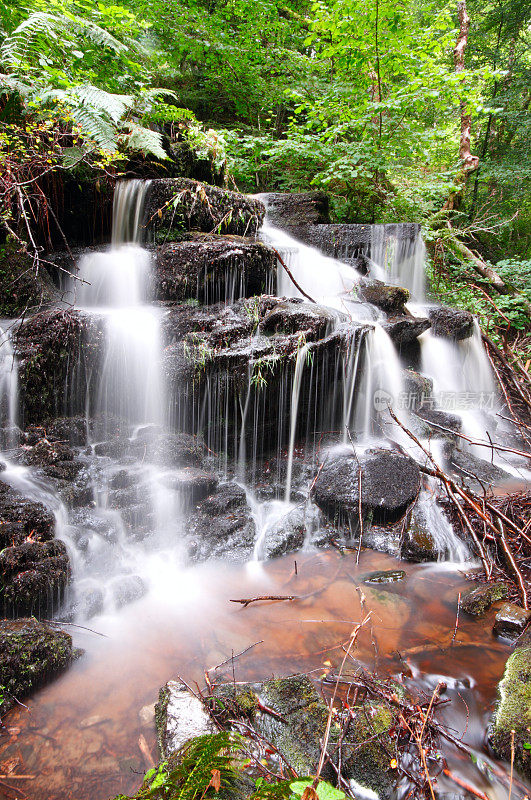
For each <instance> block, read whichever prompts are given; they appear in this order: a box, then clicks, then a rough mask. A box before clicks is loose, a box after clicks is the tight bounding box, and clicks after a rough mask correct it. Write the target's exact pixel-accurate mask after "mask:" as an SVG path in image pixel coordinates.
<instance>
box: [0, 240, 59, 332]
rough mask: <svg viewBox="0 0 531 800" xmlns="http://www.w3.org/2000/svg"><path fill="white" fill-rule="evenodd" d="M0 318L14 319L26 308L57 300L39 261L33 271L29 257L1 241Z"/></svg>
mask: <svg viewBox="0 0 531 800" xmlns="http://www.w3.org/2000/svg"><path fill="white" fill-rule="evenodd" d="M0 274H1V275H2V282H1V285H0V318H4V319H17V318H18V317H19V316H20V315H21V314H22V313H24V312H25V311H26V309H28V308H40V307H41V306H44V305H46V304H48V303H51V302H54V301H57V300H58V299H59V293H58V292H57V290H56V288H55V286H54V285H53V282H52V280H51V278H50V276H49V274H48V271H47V269H46V268H45V266H44V265H43V264H41V265H40V269H39V271H38V273H37V274H36V272H35V268H34V264H33V258H32V257H31V256H30V255H29V254H28V253H22V252H16V249H15V248H14V247H13V246H12V245H10V244H3V246H2V251H1V253H0Z"/></svg>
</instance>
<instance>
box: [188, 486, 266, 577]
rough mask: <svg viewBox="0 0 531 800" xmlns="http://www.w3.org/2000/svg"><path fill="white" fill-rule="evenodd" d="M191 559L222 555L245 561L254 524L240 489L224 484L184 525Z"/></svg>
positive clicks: (252, 535)
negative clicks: (185, 525)
mask: <svg viewBox="0 0 531 800" xmlns="http://www.w3.org/2000/svg"><path fill="white" fill-rule="evenodd" d="M187 530H188V547H189V557H190V558H191V560H192V561H206V560H207V559H209V558H225V559H228V560H230V561H240V562H241V561H248V560H249V559H250V558H251V556H252V554H253V550H254V543H255V539H256V526H255V523H254V520H253V518H252V514H251V509H250V508H249V505H248V503H247V497H246V494H245V492H244V490H243V489H242V488H241V487H240V486H237V485H236V484H234V483H226V484H223V485H221V486H219V487H218V489H217V491H216V492H215V493H214V494H212V495H211V496H210V497H207V498H206V499H205V500H203V501H202V502H201V503H199V505H198V506H197V507H196V509H195V510H194V511H193V513H192V514H191V515H190V517H189V520H188V525H187Z"/></svg>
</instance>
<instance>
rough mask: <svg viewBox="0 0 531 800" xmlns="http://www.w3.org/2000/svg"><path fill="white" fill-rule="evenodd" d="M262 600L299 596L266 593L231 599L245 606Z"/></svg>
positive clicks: (293, 598) (291, 598)
mask: <svg viewBox="0 0 531 800" xmlns="http://www.w3.org/2000/svg"><path fill="white" fill-rule="evenodd" d="M262 600H298V598H297V597H296V596H295V595H293V594H290V595H280V594H267V595H264V596H263V597H262V596H261V597H243V598H241V599H240V600H229V603H241V604H242V606H243V607H244V608H247V606H248V605H249V604H250V603H258V602H260V601H262ZM230 660H231V659H229V661H230Z"/></svg>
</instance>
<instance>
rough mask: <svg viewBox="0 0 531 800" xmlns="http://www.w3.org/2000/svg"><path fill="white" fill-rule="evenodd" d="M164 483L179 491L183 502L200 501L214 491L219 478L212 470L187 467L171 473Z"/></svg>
mask: <svg viewBox="0 0 531 800" xmlns="http://www.w3.org/2000/svg"><path fill="white" fill-rule="evenodd" d="M164 483H165V485H166V486H168V487H169V488H171V489H174V490H176V491H177V492H179V495H180V496H181V498H182V500H183V502H185V503H198V502H199V501H200V500H203V499H204V498H205V497H207V496H208V495H209V494H211V492H213V491H214V489H215V488H216V486H217V483H218V478H217V476H216V475H214V473H212V472H204V471H203V470H200V469H197V468H195V467H186V468H184V469H180V470H175V471H173V472H171V473H169V474H168V475H167V476H166V478H165V480H164Z"/></svg>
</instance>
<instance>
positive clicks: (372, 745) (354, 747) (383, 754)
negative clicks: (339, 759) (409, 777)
mask: <svg viewBox="0 0 531 800" xmlns="http://www.w3.org/2000/svg"><path fill="white" fill-rule="evenodd" d="M395 721H396V720H395V713H394V712H393V711H392V710H391V709H390V708H389V707H388V706H386V705H384V704H382V703H371V702H365V703H363V704H362V705H361V706H358V707H356V708H355V709H354V710H353V715H352V719H351V722H350V726H349V729H348V734H347V737H346V738H345V740H344V744H343V762H344V764H345V774H348V775H349V776H350V777H351V778H353V779H354V780H355V781H357V782H358V783H359V784H361V785H362V786H365V787H366V788H368V789H372V791H374V792H376V793H377V794H378V795H380V797H388V796H389V794H390V792H391V788H392V785H393V782H394V773H393V770H391V768H390V766H389V763H390V761H391V758H392V754H393V753H394V745H393V742H392V740H391V738H390V735H389V731H390V729H391V728H392V727H393V725H394V724H395ZM390 754H391V755H390Z"/></svg>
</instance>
